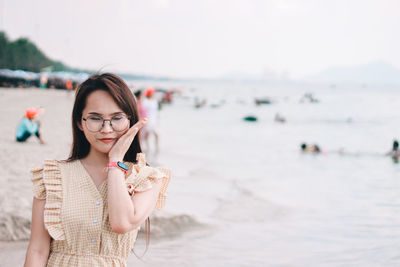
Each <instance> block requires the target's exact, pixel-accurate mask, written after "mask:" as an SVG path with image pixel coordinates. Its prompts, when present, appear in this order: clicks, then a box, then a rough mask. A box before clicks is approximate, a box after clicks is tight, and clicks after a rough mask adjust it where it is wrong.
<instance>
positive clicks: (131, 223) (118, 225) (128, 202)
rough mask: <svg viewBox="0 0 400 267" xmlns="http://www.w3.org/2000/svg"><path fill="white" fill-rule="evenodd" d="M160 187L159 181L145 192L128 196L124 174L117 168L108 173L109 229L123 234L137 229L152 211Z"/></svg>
mask: <svg viewBox="0 0 400 267" xmlns="http://www.w3.org/2000/svg"><path fill="white" fill-rule="evenodd" d="M161 187H162V182H161V180H160V181H158V182H157V183H155V184H153V187H152V188H151V189H149V190H147V191H144V192H139V193H134V194H133V195H132V196H130V195H129V193H128V190H127V188H126V183H125V177H124V173H123V172H122V171H121V170H119V169H117V168H110V169H109V172H108V213H109V220H110V225H111V229H112V231H113V232H115V233H118V234H124V233H126V232H129V231H132V230H133V229H135V228H137V227H139V226H140V225H141V224H142V223H143V222H144V221H145V220H146V218H147V217H148V216H150V214H151V213H152V211H153V210H154V208H155V206H156V203H157V199H158V195H159V193H160V190H161Z"/></svg>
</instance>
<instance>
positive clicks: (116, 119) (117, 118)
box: [112, 116, 123, 121]
mask: <svg viewBox="0 0 400 267" xmlns="http://www.w3.org/2000/svg"><path fill="white" fill-rule="evenodd" d="M122 118H123V117H121V116H118V117H114V118H112V120H113V121H119V120H122Z"/></svg>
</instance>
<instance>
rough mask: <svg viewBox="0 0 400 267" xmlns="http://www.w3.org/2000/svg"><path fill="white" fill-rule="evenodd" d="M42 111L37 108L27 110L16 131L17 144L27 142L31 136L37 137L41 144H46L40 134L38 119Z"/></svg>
mask: <svg viewBox="0 0 400 267" xmlns="http://www.w3.org/2000/svg"><path fill="white" fill-rule="evenodd" d="M40 111H42V110H40V109H37V108H28V109H26V110H25V116H24V117H23V118H22V120H21V121H20V122H19V123H18V126H17V131H16V140H17V142H25V141H26V140H27V139H28V138H29V137H31V135H35V136H36V137H37V138H38V139H39V142H40V143H41V144H45V143H46V142H45V141H44V140H43V138H42V136H41V134H40V125H41V123H40V120H39V119H37V116H38V115H39V113H40Z"/></svg>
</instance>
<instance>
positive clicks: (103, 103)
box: [83, 90, 123, 115]
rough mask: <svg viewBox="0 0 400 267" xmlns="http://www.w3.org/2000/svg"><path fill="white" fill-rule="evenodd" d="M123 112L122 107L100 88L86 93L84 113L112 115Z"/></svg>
mask: <svg viewBox="0 0 400 267" xmlns="http://www.w3.org/2000/svg"><path fill="white" fill-rule="evenodd" d="M121 112H122V113H123V111H122V109H121V108H120V107H119V106H118V105H117V103H115V101H114V99H113V98H112V96H111V95H110V94H109V93H108V92H106V91H102V90H97V91H94V92H93V93H91V94H90V95H88V97H87V99H86V105H85V108H84V109H83V113H86V114H89V113H91V114H94V113H95V114H99V115H112V114H117V113H121Z"/></svg>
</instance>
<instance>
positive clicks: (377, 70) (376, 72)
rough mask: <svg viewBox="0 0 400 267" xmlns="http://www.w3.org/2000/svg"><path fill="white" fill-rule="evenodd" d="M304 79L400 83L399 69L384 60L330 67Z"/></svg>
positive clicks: (336, 81)
mask: <svg viewBox="0 0 400 267" xmlns="http://www.w3.org/2000/svg"><path fill="white" fill-rule="evenodd" d="M304 80H307V81H313V82H328V83H362V84H391V85H400V70H399V69H397V68H396V67H394V66H393V65H391V64H389V63H387V62H385V61H374V62H370V63H368V64H364V65H358V66H350V67H332V68H328V69H326V70H323V71H321V72H319V73H316V74H314V75H310V76H306V77H304Z"/></svg>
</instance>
